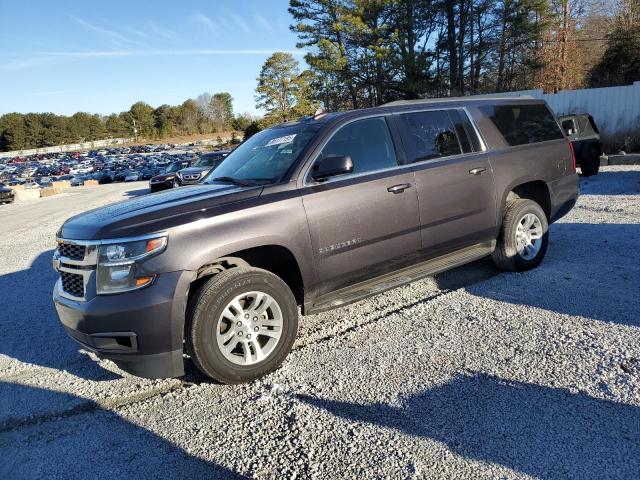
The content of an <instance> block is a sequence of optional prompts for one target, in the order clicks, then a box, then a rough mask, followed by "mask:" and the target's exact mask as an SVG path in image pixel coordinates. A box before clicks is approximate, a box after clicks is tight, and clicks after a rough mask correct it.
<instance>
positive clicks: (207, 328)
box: [186, 267, 298, 383]
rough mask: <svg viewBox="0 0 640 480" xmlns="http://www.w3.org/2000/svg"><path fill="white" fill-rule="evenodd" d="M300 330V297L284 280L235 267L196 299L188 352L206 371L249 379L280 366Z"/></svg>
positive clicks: (221, 378) (226, 378)
mask: <svg viewBox="0 0 640 480" xmlns="http://www.w3.org/2000/svg"><path fill="white" fill-rule="evenodd" d="M297 331H298V308H297V304H296V300H295V298H294V296H293V293H292V292H291V290H290V289H289V287H288V286H287V284H286V283H284V282H283V281H282V279H280V278H279V277H278V276H276V275H274V274H272V273H271V272H268V271H266V270H261V269H258V268H244V267H243V268H231V269H229V270H225V271H223V272H221V273H219V274H217V275H215V276H214V277H212V278H211V279H210V280H209V281H207V283H205V284H204V285H203V286H202V287H201V288H200V289H199V290H198V292H197V293H196V295H195V296H194V298H193V299H192V301H191V302H190V305H189V326H188V329H187V332H186V335H187V352H188V353H189V355H190V356H191V358H192V359H193V361H194V363H195V365H196V366H197V367H198V369H199V370H200V371H201V372H202V373H204V374H205V375H207V376H209V377H211V378H214V379H216V380H218V381H220V382H222V383H243V382H248V381H251V380H254V379H256V378H259V377H262V376H263V375H266V374H267V373H269V372H271V371H273V370H275V369H276V368H278V367H279V366H280V365H281V364H282V362H283V361H284V359H285V358H286V356H287V355H288V354H289V352H290V351H291V347H292V345H293V342H294V340H295V337H296V333H297Z"/></svg>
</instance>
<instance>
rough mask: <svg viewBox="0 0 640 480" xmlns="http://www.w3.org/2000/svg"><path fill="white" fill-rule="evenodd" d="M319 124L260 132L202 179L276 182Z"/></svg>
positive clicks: (291, 163) (207, 180)
mask: <svg viewBox="0 0 640 480" xmlns="http://www.w3.org/2000/svg"><path fill="white" fill-rule="evenodd" d="M320 127H321V124H319V123H311V124H298V125H292V126H285V127H280V128H273V129H269V130H263V131H262V132H258V133H256V134H255V135H254V136H253V137H251V138H250V139H249V140H247V141H246V142H244V143H242V144H241V145H239V146H238V148H236V149H235V150H234V151H233V152H232V153H230V154H229V156H228V157H227V158H225V160H224V162H222V163H221V164H220V165H219V166H217V167H216V168H214V169H213V170H212V171H211V172H209V175H207V176H206V177H205V179H204V183H211V182H213V181H214V179H215V178H221V177H226V178H233V179H237V180H244V181H248V182H257V183H262V184H267V183H277V182H278V181H280V180H281V179H282V177H283V176H284V175H285V173H287V170H289V168H290V167H291V166H292V165H293V164H294V163H295V162H296V160H298V157H299V156H300V154H301V153H302V151H303V150H304V148H305V147H306V146H307V144H308V143H309V141H310V140H311V138H313V136H314V135H315V134H316V132H317V131H318V130H319V129H320Z"/></svg>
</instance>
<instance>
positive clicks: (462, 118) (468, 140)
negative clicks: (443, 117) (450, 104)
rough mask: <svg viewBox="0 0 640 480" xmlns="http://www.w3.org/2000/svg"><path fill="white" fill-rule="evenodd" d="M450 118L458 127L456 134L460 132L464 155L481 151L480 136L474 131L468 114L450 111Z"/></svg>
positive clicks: (460, 111)
mask: <svg viewBox="0 0 640 480" xmlns="http://www.w3.org/2000/svg"><path fill="white" fill-rule="evenodd" d="M449 116H450V117H451V121H452V122H453V124H454V126H455V127H456V132H458V138H459V139H460V146H461V147H462V151H463V152H464V153H469V152H479V151H481V150H482V147H481V146H480V140H479V139H478V134H477V133H476V131H475V130H474V129H473V126H472V125H471V121H470V120H469V117H468V116H467V114H466V113H465V112H464V111H463V110H459V109H456V110H449Z"/></svg>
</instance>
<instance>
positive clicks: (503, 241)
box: [491, 199, 549, 272]
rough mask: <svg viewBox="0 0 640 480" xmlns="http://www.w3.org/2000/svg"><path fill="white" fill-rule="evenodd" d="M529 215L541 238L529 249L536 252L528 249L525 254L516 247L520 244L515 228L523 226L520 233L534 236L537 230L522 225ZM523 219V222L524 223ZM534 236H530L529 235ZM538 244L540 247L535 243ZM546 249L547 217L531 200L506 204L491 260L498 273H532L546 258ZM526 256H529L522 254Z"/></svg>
mask: <svg viewBox="0 0 640 480" xmlns="http://www.w3.org/2000/svg"><path fill="white" fill-rule="evenodd" d="M531 215H532V216H534V217H535V218H537V222H539V224H536V226H539V228H540V229H541V232H542V233H541V236H540V237H539V239H536V240H538V241H536V240H533V239H532V240H531V242H532V245H535V246H537V249H534V248H531V249H528V250H522V248H521V247H520V250H521V251H519V245H520V246H521V245H522V242H520V243H519V241H518V239H517V238H518V235H519V234H518V226H519V225H522V229H523V230H524V231H525V232H526V231H529V232H534V231H535V232H536V233H537V230H538V228H537V227H536V229H535V230H534V229H533V227H531V228H526V227H525V226H524V225H523V222H524V223H525V224H526V223H527V222H526V219H531ZM525 217H526V219H525ZM532 236H533V235H532ZM538 242H539V243H538ZM548 245H549V224H548V222H547V216H546V215H545V213H544V211H543V210H542V208H541V207H540V205H538V204H537V203H536V202H534V201H533V200H527V199H517V200H513V201H510V202H509V203H508V204H507V207H506V211H505V215H504V218H503V220H502V226H501V228H500V236H499V237H498V241H497V244H496V249H495V250H494V251H493V253H492V255H491V256H492V258H493V261H494V262H495V264H496V265H497V266H498V268H500V269H501V270H505V271H509V272H523V271H526V270H531V269H532V268H535V267H537V266H538V265H540V262H542V259H543V258H544V256H545V254H546V253H547V247H548ZM525 252H528V253H527V254H525Z"/></svg>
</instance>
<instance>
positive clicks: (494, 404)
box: [298, 374, 640, 479]
mask: <svg viewBox="0 0 640 480" xmlns="http://www.w3.org/2000/svg"><path fill="white" fill-rule="evenodd" d="M298 398H299V399H300V400H302V401H303V402H305V403H307V404H309V405H312V406H314V407H317V408H320V409H322V410H326V411H328V412H330V413H331V414H333V415H335V416H337V417H342V418H345V419H346V420H348V421H350V422H357V423H368V424H372V425H375V426H380V427H384V428H388V429H392V430H396V431H399V432H401V433H403V434H406V435H411V436H415V437H418V438H420V439H432V440H436V441H439V442H442V443H445V444H446V445H447V446H448V447H449V448H450V449H451V450H452V451H454V452H456V453H457V454H458V455H461V456H462V457H465V458H468V459H474V460H479V461H484V462H490V463H494V464H499V465H503V466H505V467H507V468H510V469H513V470H515V471H517V472H520V473H523V474H528V475H532V476H534V477H539V478H547V479H556V478H558V479H560V478H605V477H607V478H608V477H612V476H613V477H615V478H636V477H637V475H638V472H640V455H638V445H640V408H638V407H636V406H631V405H625V404H621V403H615V402H611V401H606V400H600V399H596V398H593V397H590V396H588V395H586V394H584V393H578V394H572V393H570V392H569V391H567V390H564V389H559V388H551V387H546V386H540V385H534V384H528V383H522V382H514V381H505V380H502V379H500V378H497V377H494V376H491V375H486V374H461V375H459V376H457V377H455V378H454V379H453V380H452V381H450V382H449V383H446V384H444V385H441V386H438V387H435V388H433V389H430V390H427V391H423V392H419V393H416V394H414V395H412V396H410V397H408V398H406V400H405V401H404V402H403V404H402V406H400V407H396V406H391V405H388V404H385V403H375V404H369V405H361V404H356V403H348V402H341V401H335V400H326V399H322V398H317V397H313V396H308V395H302V396H299V397H298ZM416 454H419V453H418V452H417V453H416Z"/></svg>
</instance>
